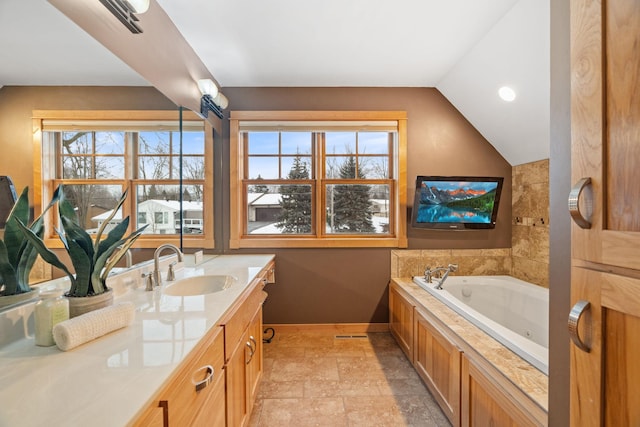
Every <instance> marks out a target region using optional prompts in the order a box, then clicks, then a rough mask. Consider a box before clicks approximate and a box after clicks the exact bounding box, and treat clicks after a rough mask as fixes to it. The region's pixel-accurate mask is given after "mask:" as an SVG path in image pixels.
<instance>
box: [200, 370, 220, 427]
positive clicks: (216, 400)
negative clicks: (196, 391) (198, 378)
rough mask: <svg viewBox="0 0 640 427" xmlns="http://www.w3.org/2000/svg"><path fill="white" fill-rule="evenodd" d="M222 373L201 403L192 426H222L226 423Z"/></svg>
mask: <svg viewBox="0 0 640 427" xmlns="http://www.w3.org/2000/svg"><path fill="white" fill-rule="evenodd" d="M224 381H225V380H224V375H221V376H219V377H218V378H217V379H216V380H215V381H214V382H213V384H211V386H210V387H211V391H210V393H209V395H208V396H207V399H206V401H205V402H204V403H203V404H202V407H201V408H200V411H199V412H198V415H197V416H196V419H195V421H194V423H193V427H224V426H225V425H226V413H225V396H224V392H225V390H224Z"/></svg>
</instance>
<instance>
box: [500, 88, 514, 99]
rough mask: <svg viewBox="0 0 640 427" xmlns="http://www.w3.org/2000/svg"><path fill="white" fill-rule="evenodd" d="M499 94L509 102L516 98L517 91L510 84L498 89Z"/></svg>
mask: <svg viewBox="0 0 640 427" xmlns="http://www.w3.org/2000/svg"><path fill="white" fill-rule="evenodd" d="M498 95H500V98H502V99H503V100H504V101H507V102H511V101H513V100H514V99H516V92H515V91H514V90H513V89H511V88H510V87H509V86H502V87H501V88H500V89H498Z"/></svg>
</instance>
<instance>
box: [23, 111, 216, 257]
mask: <svg viewBox="0 0 640 427" xmlns="http://www.w3.org/2000/svg"><path fill="white" fill-rule="evenodd" d="M34 117H35V118H34V130H35V132H34V138H35V140H36V141H35V142H36V144H35V146H36V147H38V148H40V152H39V153H36V155H37V158H38V159H39V160H41V163H40V164H39V165H36V168H35V170H36V171H40V170H42V176H41V180H40V176H38V177H37V178H38V180H36V181H35V182H36V183H39V184H40V189H37V190H39V191H37V192H36V193H37V194H36V197H38V195H39V197H38V199H39V200H36V204H37V206H36V209H40V208H41V205H39V204H38V202H39V203H46V202H48V200H49V199H50V198H51V194H52V193H53V191H54V189H55V188H56V187H57V186H58V185H63V188H64V190H65V196H66V197H67V198H68V199H69V200H70V201H71V203H72V204H73V205H74V207H75V208H76V212H77V214H78V219H79V221H80V223H81V224H82V225H83V226H84V228H85V229H86V230H87V231H88V232H89V233H92V232H95V231H97V229H98V228H99V227H100V226H101V225H102V224H103V222H104V221H105V220H106V219H107V218H108V217H109V216H110V214H111V213H112V212H113V208H114V207H115V205H116V202H117V200H118V199H119V198H120V196H121V195H122V192H123V191H125V189H128V191H129V195H128V197H127V200H126V202H125V204H124V205H123V207H122V209H121V211H119V212H116V214H115V217H113V218H112V220H111V223H110V224H108V225H107V230H108V228H109V227H113V226H115V225H117V224H118V223H119V222H121V221H122V219H123V218H125V217H127V216H129V217H130V221H131V223H132V224H131V226H130V227H131V230H130V231H132V230H135V229H137V228H140V227H142V226H145V225H146V226H147V227H146V229H145V230H144V234H143V236H142V238H141V239H139V240H138V242H137V243H136V245H137V246H141V247H155V246H157V245H158V243H161V242H167V241H171V239H172V238H173V239H175V240H176V241H177V239H178V237H179V234H180V232H181V231H183V232H184V230H185V229H186V230H189V231H188V233H189V236H188V239H187V240H184V241H183V246H185V247H204V248H210V247H213V209H212V207H213V202H212V196H213V194H212V192H213V182H212V179H213V178H212V177H213V141H212V138H213V131H212V129H211V127H210V126H209V125H208V123H206V122H203V121H202V119H200V118H199V117H198V116H196V115H195V114H193V113H190V112H187V113H183V122H182V133H181V132H180V123H179V119H178V113H177V111H71V112H70V111H34ZM54 217H55V216H54V215H52V217H51V218H48V219H47V225H48V227H47V230H48V231H47V232H48V236H49V238H50V239H51V240H50V241H48V242H47V243H48V244H51V246H52V247H56V246H59V243H56V242H57V240H58V239H57V237H54V235H53V231H52V230H53V227H54V226H55V221H56V219H55V218H54ZM181 218H182V224H181V223H180V222H181ZM186 218H191V219H192V221H193V219H197V220H199V221H200V227H199V229H198V232H197V233H194V232H192V231H191V230H192V227H191V225H189V227H187V224H186V223H185V221H186ZM160 235H162V237H160Z"/></svg>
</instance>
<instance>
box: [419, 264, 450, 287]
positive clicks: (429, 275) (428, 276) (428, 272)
mask: <svg viewBox="0 0 640 427" xmlns="http://www.w3.org/2000/svg"><path fill="white" fill-rule="evenodd" d="M443 271H444V274H443V275H442V276H438V277H434V275H435V274H439V273H442V272H443ZM456 271H458V264H449V265H448V266H447V267H436V268H434V269H431V267H427V268H426V269H425V271H424V280H426V282H427V283H433V280H434V279H435V280H436V286H435V288H436V289H442V284H443V283H444V281H445V280H447V278H448V277H449V273H454V272H456Z"/></svg>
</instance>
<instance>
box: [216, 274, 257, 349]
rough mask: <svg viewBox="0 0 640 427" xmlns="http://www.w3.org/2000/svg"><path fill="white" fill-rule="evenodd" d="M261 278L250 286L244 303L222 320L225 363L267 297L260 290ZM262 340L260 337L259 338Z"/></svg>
mask: <svg viewBox="0 0 640 427" xmlns="http://www.w3.org/2000/svg"><path fill="white" fill-rule="evenodd" d="M262 286H263V278H262V276H259V277H258V278H257V279H255V280H254V281H253V283H252V285H251V291H250V293H249V295H248V296H247V298H246V299H245V300H244V301H241V304H242V305H241V306H239V307H240V309H236V310H234V311H233V312H232V313H233V314H232V315H231V317H229V318H228V319H225V320H224V349H225V361H228V359H229V357H231V353H232V352H233V350H234V349H235V348H236V346H237V344H238V341H240V340H241V339H242V337H243V335H244V332H245V331H246V329H247V327H248V326H249V322H251V319H253V315H254V314H255V312H256V310H257V309H258V307H259V306H260V305H262V303H263V302H264V300H265V299H266V297H267V294H266V293H265V292H264V291H263V290H262ZM260 338H262V335H261V336H260Z"/></svg>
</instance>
